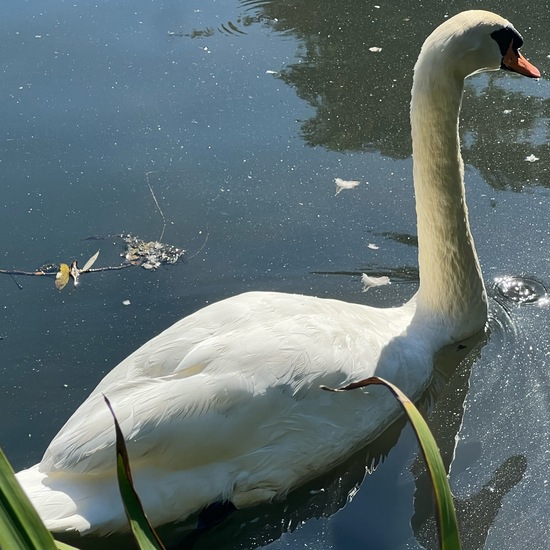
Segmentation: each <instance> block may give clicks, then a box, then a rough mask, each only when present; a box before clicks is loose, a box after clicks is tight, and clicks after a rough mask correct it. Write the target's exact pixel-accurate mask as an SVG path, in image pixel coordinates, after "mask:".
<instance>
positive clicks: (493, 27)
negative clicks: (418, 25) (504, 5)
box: [417, 10, 540, 79]
mask: <svg viewBox="0 0 550 550" xmlns="http://www.w3.org/2000/svg"><path fill="white" fill-rule="evenodd" d="M522 45H523V38H522V37H521V34H520V33H519V32H518V31H517V30H516V29H515V27H514V26H513V25H512V23H510V22H509V21H507V20H506V19H504V18H502V17H500V16H499V15H496V14H494V13H491V12H488V11H484V10H470V11H465V12H462V13H459V14H458V15H455V16H454V17H451V18H450V19H448V20H447V21H445V23H443V24H442V25H440V26H439V27H437V29H435V31H434V32H433V33H432V34H431V35H430V36H429V37H428V38H427V40H426V42H424V45H423V46H422V52H421V54H420V57H419V59H418V63H417V69H419V68H422V67H423V66H425V65H427V66H429V67H432V68H437V69H438V70H439V71H440V72H444V73H449V72H452V73H454V74H455V75H456V76H457V77H458V78H460V79H464V78H466V77H467V76H469V75H471V74H475V73H478V72H482V71H496V70H498V69H506V70H509V71H513V72H516V73H519V74H522V75H524V76H528V77H531V78H539V77H540V72H539V70H538V69H537V68H536V67H535V66H533V65H532V64H531V63H529V61H527V59H525V57H523V55H521V53H520V52H519V48H520V47H521V46H522Z"/></svg>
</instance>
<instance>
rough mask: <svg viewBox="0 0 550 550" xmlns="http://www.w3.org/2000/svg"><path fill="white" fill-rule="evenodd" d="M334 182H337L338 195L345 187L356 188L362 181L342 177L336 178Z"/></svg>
mask: <svg viewBox="0 0 550 550" xmlns="http://www.w3.org/2000/svg"><path fill="white" fill-rule="evenodd" d="M334 183H335V184H336V193H335V195H338V193H340V192H341V191H343V190H344V189H354V188H355V187H357V186H358V185H359V184H360V183H361V182H360V181H353V180H351V181H348V180H343V179H341V178H334Z"/></svg>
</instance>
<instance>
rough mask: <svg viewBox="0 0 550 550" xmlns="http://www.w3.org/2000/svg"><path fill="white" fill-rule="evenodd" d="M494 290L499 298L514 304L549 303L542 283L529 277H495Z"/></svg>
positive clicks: (540, 304) (549, 300)
mask: <svg viewBox="0 0 550 550" xmlns="http://www.w3.org/2000/svg"><path fill="white" fill-rule="evenodd" d="M494 290H495V291H496V292H497V294H498V296H499V297H500V298H504V299H505V300H507V301H510V302H513V303H516V304H536V305H539V306H542V305H547V304H548V303H550V299H549V297H548V292H547V290H546V287H545V286H544V284H543V283H541V282H540V281H537V280H536V279H532V278H530V277H513V276H510V275H506V276H503V277H496V278H495V280H494Z"/></svg>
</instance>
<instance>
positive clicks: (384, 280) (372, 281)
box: [361, 273, 390, 292]
mask: <svg viewBox="0 0 550 550" xmlns="http://www.w3.org/2000/svg"><path fill="white" fill-rule="evenodd" d="M361 283H362V284H363V292H367V290H368V289H369V288H374V287H376V286H385V285H389V284H390V278H389V277H386V276H382V277H369V276H368V275H367V274H366V273H363V274H361Z"/></svg>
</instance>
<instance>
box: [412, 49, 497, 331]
mask: <svg viewBox="0 0 550 550" xmlns="http://www.w3.org/2000/svg"><path fill="white" fill-rule="evenodd" d="M422 61H423V58H422V56H421V57H420V58H419V63H418V64H417V67H416V68H415V77H414V83H413V91H412V101H411V128H412V138H413V161H414V169H413V174H414V186H415V195H416V211H417V218H418V248H419V250H418V254H419V266H420V288H419V292H418V297H417V299H418V306H417V307H418V311H419V312H420V313H422V312H425V313H426V314H427V315H429V316H430V318H435V319H437V320H438V322H439V323H441V322H445V323H446V324H447V325H448V326H449V328H450V332H451V336H450V337H451V339H452V340H461V339H464V338H466V337H468V336H471V335H472V334H475V333H476V332H478V331H479V330H481V329H482V328H483V326H484V324H485V322H486V319H487V299H486V293H485V287H484V284H483V279H482V275H481V270H480V266H479V261H478V258H477V254H476V250H475V247H474V242H473V239H472V234H471V232H470V225H469V221H468V211H467V207H466V200H465V189H464V165H463V161H462V156H461V154H460V140H459V134H458V117H459V113H460V105H461V100H462V91H463V85H464V81H463V79H462V78H461V77H458V76H456V75H453V74H451V73H445V71H444V70H434V67H430V66H428V69H431V70H426V67H425V66H423V64H422ZM428 65H429V64H428ZM437 68H438V69H440V67H437Z"/></svg>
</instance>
